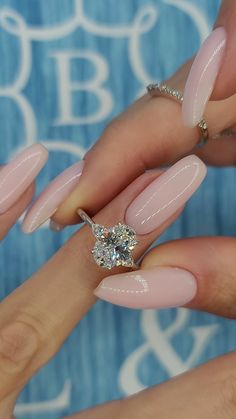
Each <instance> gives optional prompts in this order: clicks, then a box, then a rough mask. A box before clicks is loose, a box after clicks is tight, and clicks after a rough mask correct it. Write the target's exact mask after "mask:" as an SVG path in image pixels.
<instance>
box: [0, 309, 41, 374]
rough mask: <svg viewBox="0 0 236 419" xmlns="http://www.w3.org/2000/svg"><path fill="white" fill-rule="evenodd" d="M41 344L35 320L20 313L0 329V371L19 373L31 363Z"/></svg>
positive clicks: (39, 331)
mask: <svg viewBox="0 0 236 419" xmlns="http://www.w3.org/2000/svg"><path fill="white" fill-rule="evenodd" d="M41 344H42V338H41V330H40V326H39V324H38V322H37V320H36V319H35V318H34V317H32V316H31V315H29V314H26V313H24V314H21V315H20V316H19V317H18V318H16V319H14V320H13V321H12V322H10V323H9V324H8V325H7V326H5V327H3V328H2V330H1V331H0V371H1V372H2V373H4V374H7V375H11V376H12V375H14V376H15V375H19V374H21V373H22V372H24V371H25V370H26V369H27V367H29V365H30V364H31V362H32V360H33V358H34V356H35V354H36V353H38V351H39V350H40V347H41Z"/></svg>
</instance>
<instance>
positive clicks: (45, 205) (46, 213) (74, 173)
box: [22, 161, 84, 233]
mask: <svg viewBox="0 0 236 419" xmlns="http://www.w3.org/2000/svg"><path fill="white" fill-rule="evenodd" d="M83 166H84V162H83V161H80V162H79V163H75V164H74V165H73V166H71V167H69V168H68V169H66V170H65V171H64V172H62V173H61V174H60V175H59V176H57V177H56V178H55V179H54V180H53V181H52V182H51V183H50V184H49V185H48V187H47V188H46V189H45V190H44V191H43V192H42V193H41V195H39V197H38V199H37V200H36V201H35V203H34V204H33V206H32V207H31V208H30V210H29V211H28V213H27V214H26V217H25V219H24V221H23V224H22V230H23V232H24V233H32V232H33V231H35V230H36V229H37V228H38V227H39V226H40V225H41V224H43V223H44V222H45V221H47V220H48V219H49V218H51V217H52V215H53V214H54V213H55V212H56V210H57V208H58V207H59V205H60V204H61V203H62V202H63V201H64V199H65V198H67V196H68V195H69V194H70V193H71V192H72V190H73V189H74V188H75V186H76V185H77V184H78V182H79V178H80V176H81V174H82V170H83Z"/></svg>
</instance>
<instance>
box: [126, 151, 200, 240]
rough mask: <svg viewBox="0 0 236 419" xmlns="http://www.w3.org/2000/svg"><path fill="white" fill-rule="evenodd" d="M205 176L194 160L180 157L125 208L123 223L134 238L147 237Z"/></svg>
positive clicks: (193, 158) (191, 193) (180, 204)
mask: <svg viewBox="0 0 236 419" xmlns="http://www.w3.org/2000/svg"><path fill="white" fill-rule="evenodd" d="M205 176H206V166H205V164H204V163H203V162H202V161H201V160H200V159H199V158H198V157H197V156H194V155H192V156H188V157H184V158H183V159H182V160H180V161H178V162H177V163H176V164H174V165H173V166H172V167H171V168H170V169H168V170H167V171H166V172H165V173H163V174H162V175H161V176H159V177H158V178H157V179H155V180H154V181H153V182H152V183H151V184H150V185H148V186H147V187H146V188H145V189H144V190H143V191H142V192H141V194H139V195H138V196H137V197H136V198H135V199H134V201H133V202H132V203H131V204H130V205H129V207H128V208H127V210H126V214H125V222H126V224H128V225H129V226H130V227H133V228H134V230H135V231H136V233H138V234H147V233H150V232H151V231H153V230H155V229H156V228H157V227H159V226H160V225H161V224H163V223H164V222H165V221H166V220H168V218H170V217H171V216H172V215H173V214H175V213H176V212H177V211H178V210H179V209H180V208H181V207H182V206H183V205H184V204H185V203H186V202H187V200H188V199H189V198H190V197H191V196H192V195H193V193H194V192H195V191H196V190H197V188H198V187H199V186H200V184H201V183H202V181H203V179H204V177H205Z"/></svg>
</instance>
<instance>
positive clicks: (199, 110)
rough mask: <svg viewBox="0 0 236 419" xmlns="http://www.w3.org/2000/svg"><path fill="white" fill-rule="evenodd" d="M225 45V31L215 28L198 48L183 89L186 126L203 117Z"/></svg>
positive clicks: (192, 124)
mask: <svg viewBox="0 0 236 419" xmlns="http://www.w3.org/2000/svg"><path fill="white" fill-rule="evenodd" d="M225 46H226V31H225V29H224V28H223V27H222V28H217V29H215V30H214V31H213V32H212V33H211V34H210V35H209V36H208V38H207V39H206V40H205V42H204V43H203V45H202V47H201V48H200V50H199V52H198V54H197V56H196V58H195V60H194V62H193V64H192V67H191V70H190V72H189V75H188V79H187V82H186V85H185V89H184V95H183V105H182V118H183V122H184V124H185V125H186V126H188V127H195V126H196V125H197V124H198V123H199V122H200V120H201V119H202V117H203V113H204V109H205V106H206V104H207V102H208V100H209V98H210V96H211V93H212V91H213V88H214V84H215V81H216V78H217V75H218V73H219V70H220V66H221V63H222V58H223V55H224V50H225Z"/></svg>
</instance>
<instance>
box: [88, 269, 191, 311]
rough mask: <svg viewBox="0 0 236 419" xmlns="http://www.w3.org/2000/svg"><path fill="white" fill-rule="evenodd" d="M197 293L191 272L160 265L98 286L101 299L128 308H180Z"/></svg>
mask: <svg viewBox="0 0 236 419" xmlns="http://www.w3.org/2000/svg"><path fill="white" fill-rule="evenodd" d="M196 293H197V281H196V279H195V277H194V276H193V275H192V274H191V273H190V272H188V271H186V270H184V269H179V268H169V267H158V268H152V269H147V270H140V271H135V272H128V273H124V274H119V275H113V276H108V277H106V278H105V279H103V281H102V282H101V284H100V285H99V286H98V287H97V288H96V289H95V291H94V294H95V295H96V296H97V297H99V298H100V299H102V300H105V301H109V302H110V303H112V304H117V305H120V306H123V307H129V308H167V307H180V306H183V305H185V304H187V303H188V302H190V301H191V300H192V299H193V298H194V297H195V295H196Z"/></svg>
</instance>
